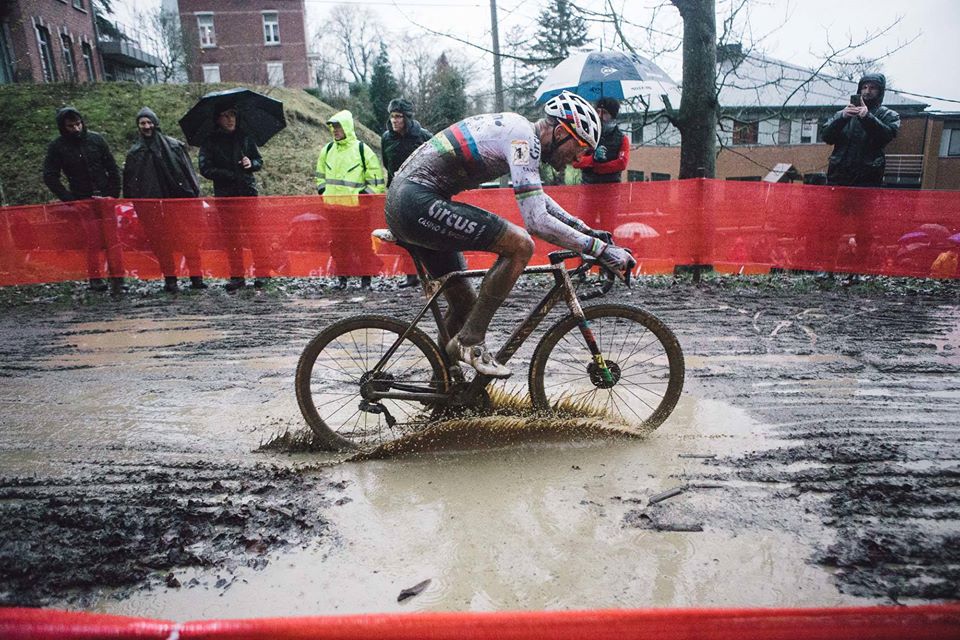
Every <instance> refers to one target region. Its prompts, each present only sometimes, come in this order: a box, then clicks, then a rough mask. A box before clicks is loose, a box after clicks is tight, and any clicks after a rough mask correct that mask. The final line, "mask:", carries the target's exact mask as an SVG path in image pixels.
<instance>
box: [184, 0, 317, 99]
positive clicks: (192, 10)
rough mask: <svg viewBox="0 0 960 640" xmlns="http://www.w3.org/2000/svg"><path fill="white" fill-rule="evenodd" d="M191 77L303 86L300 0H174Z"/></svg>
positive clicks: (304, 57) (305, 76) (304, 65)
mask: <svg viewBox="0 0 960 640" xmlns="http://www.w3.org/2000/svg"><path fill="white" fill-rule="evenodd" d="M176 4H177V10H178V13H179V15H180V24H181V27H182V29H183V32H184V36H185V37H186V40H187V43H188V45H189V47H190V52H189V55H188V59H189V61H190V62H189V64H188V71H187V74H188V76H189V78H190V81H191V82H238V83H244V84H259V85H275V86H283V87H301V88H302V87H307V86H309V85H310V73H309V69H308V64H307V38H306V24H305V18H304V2H303V0H177V2H176Z"/></svg>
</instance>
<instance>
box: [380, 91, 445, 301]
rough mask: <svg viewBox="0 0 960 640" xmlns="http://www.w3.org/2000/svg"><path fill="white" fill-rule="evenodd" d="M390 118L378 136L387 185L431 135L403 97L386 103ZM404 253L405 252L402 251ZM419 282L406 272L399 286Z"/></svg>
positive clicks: (413, 275)
mask: <svg viewBox="0 0 960 640" xmlns="http://www.w3.org/2000/svg"><path fill="white" fill-rule="evenodd" d="M387 112H388V113H389V114H390V120H389V122H387V130H386V131H384V132H383V135H381V136H380V151H381V153H383V166H384V168H386V170H387V186H388V187H389V186H390V182H391V181H392V180H393V174H394V173H396V172H397V169H399V168H400V165H401V164H403V161H404V160H406V159H407V157H408V156H409V155H410V154H411V153H413V152H414V151H416V149H417V147H419V146H420V145H421V144H423V143H424V142H426V141H427V140H429V139H430V138H432V137H433V134H432V133H430V132H429V131H427V130H426V129H424V128H423V127H421V126H420V123H419V122H417V121H416V120H414V119H413V104H411V103H410V102H409V101H408V100H404V99H403V98H394V99H393V100H391V101H390V104H389V105H387ZM404 253H406V252H404ZM418 284H420V279H419V278H418V277H417V275H416V274H410V273H408V274H407V278H406V280H405V281H404V282H403V283H402V284H401V285H400V286H401V287H414V286H416V285H418Z"/></svg>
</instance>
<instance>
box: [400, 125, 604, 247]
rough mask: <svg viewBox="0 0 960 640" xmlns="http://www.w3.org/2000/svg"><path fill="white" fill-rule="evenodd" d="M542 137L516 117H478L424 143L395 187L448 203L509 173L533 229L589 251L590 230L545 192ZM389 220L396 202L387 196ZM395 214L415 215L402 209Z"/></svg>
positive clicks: (562, 243) (551, 239)
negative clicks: (409, 188) (424, 192)
mask: <svg viewBox="0 0 960 640" xmlns="http://www.w3.org/2000/svg"><path fill="white" fill-rule="evenodd" d="M540 152H541V150H540V139H539V137H538V136H537V133H536V130H535V128H534V125H533V123H531V122H530V121H529V120H527V119H526V118H524V117H523V116H521V115H519V114H516V113H489V114H483V115H477V116H472V117H470V118H466V119H465V120H461V121H460V122H458V123H456V124H454V125H452V126H450V127H448V128H446V129H444V130H443V131H441V132H440V133H438V134H436V135H435V136H433V137H432V138H431V139H430V140H429V141H427V142H426V143H425V144H423V145H422V146H421V147H420V148H419V149H417V151H415V152H414V153H413V155H411V156H410V157H409V158H408V159H407V161H406V162H405V163H404V164H403V165H402V166H401V167H400V169H399V170H398V171H397V174H396V177H395V178H394V182H393V184H394V185H397V184H403V183H414V184H417V185H420V186H421V187H423V188H424V189H426V190H427V191H429V192H432V193H434V194H436V195H437V196H438V197H440V198H443V199H444V200H449V199H450V198H451V197H452V196H454V195H456V194H457V193H460V192H461V191H465V190H467V189H475V188H477V187H479V186H480V184H482V183H484V182H488V181H490V180H495V179H497V178H499V177H500V176H502V175H505V174H509V175H510V179H511V180H512V182H513V193H514V196H515V197H516V199H517V205H518V206H519V207H520V214H521V215H522V217H523V220H524V223H525V225H526V227H527V229H528V230H529V231H530V232H531V233H532V234H534V235H536V236H537V237H540V238H543V239H544V240H547V241H549V242H552V243H554V244H556V245H559V246H561V247H565V248H568V249H573V250H576V251H588V250H589V249H590V248H591V247H592V246H593V244H594V243H596V242H597V241H596V240H595V239H594V238H592V237H590V236H587V235H585V233H584V232H586V231H588V230H589V227H587V226H586V225H584V224H583V223H582V222H580V220H578V219H577V218H575V217H573V216H571V215H570V214H568V213H567V212H566V211H564V210H563V208H562V207H560V205H558V204H557V203H556V202H554V200H553V199H552V198H550V197H549V196H548V195H546V194H545V193H544V191H543V184H542V183H541V181H540ZM387 208H388V219H389V218H390V217H391V216H390V213H391V212H390V211H389V210H390V209H391V198H389V197H388V198H387ZM394 214H395V215H411V216H412V215H414V212H413V211H409V210H406V211H404V210H400V211H396V212H394Z"/></svg>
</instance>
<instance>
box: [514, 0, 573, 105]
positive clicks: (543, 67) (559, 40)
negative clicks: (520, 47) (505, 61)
mask: <svg viewBox="0 0 960 640" xmlns="http://www.w3.org/2000/svg"><path fill="white" fill-rule="evenodd" d="M588 32H589V27H588V26H587V21H586V20H585V19H584V17H583V16H582V15H581V14H580V11H579V9H577V7H575V6H574V5H573V4H572V3H571V2H570V0H550V2H549V3H548V5H547V7H546V8H545V9H543V10H542V11H541V12H540V16H539V17H538V18H537V32H536V34H535V35H534V37H533V41H532V42H531V44H530V48H529V49H528V50H527V56H528V57H529V58H530V59H531V60H534V61H535V62H531V64H530V66H529V67H528V68H527V72H526V73H524V74H521V75H520V76H519V77H518V78H517V84H516V86H515V87H514V102H516V108H517V110H518V111H520V112H521V113H524V114H526V115H528V116H531V117H532V116H533V115H535V114H536V112H537V111H538V108H537V107H536V105H535V104H534V93H536V90H537V87H539V86H540V83H541V82H543V79H544V77H546V75H547V72H548V71H550V69H552V68H553V67H555V66H557V65H558V64H560V63H561V62H562V61H563V60H564V59H565V58H567V57H569V56H570V55H571V54H573V53H576V52H577V51H579V50H582V49H584V48H585V47H586V45H588V44H590V42H591V39H590V38H589V37H588ZM518 98H519V99H518Z"/></svg>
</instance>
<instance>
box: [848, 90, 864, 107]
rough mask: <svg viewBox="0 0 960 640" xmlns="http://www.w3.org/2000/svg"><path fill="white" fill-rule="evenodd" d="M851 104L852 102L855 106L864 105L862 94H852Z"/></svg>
mask: <svg viewBox="0 0 960 640" xmlns="http://www.w3.org/2000/svg"><path fill="white" fill-rule="evenodd" d="M850 104H852V105H853V106H855V107H862V106H863V99H862V98H861V97H860V94H857V93H855V94H853V95H852V96H850Z"/></svg>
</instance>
